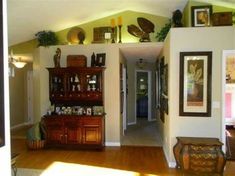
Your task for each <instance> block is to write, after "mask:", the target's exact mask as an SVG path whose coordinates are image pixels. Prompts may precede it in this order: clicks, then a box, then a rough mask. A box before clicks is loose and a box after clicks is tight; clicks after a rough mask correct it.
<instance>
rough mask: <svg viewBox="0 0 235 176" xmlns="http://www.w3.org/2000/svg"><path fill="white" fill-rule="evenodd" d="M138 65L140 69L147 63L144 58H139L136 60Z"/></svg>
mask: <svg viewBox="0 0 235 176" xmlns="http://www.w3.org/2000/svg"><path fill="white" fill-rule="evenodd" d="M136 65H137V66H138V67H139V68H140V69H143V68H144V67H145V65H146V63H145V62H144V61H143V59H139V60H138V61H137V62H136Z"/></svg>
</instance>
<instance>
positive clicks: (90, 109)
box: [86, 107, 92, 116]
mask: <svg viewBox="0 0 235 176" xmlns="http://www.w3.org/2000/svg"><path fill="white" fill-rule="evenodd" d="M86 115H88V116H90V115H92V108H91V107H87V108H86Z"/></svg>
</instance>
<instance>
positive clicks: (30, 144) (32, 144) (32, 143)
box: [27, 140, 45, 150]
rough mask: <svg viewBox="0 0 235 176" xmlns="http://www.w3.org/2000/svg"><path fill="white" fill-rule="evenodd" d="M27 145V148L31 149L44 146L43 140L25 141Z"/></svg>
mask: <svg viewBox="0 0 235 176" xmlns="http://www.w3.org/2000/svg"><path fill="white" fill-rule="evenodd" d="M27 146H28V149H31V150H39V149H42V148H44V146H45V140H32V141H29V140H28V141H27Z"/></svg>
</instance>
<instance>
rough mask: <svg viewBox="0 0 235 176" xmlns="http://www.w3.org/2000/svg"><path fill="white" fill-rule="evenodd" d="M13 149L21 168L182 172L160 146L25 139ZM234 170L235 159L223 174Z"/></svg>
mask: <svg viewBox="0 0 235 176" xmlns="http://www.w3.org/2000/svg"><path fill="white" fill-rule="evenodd" d="M12 152H14V153H19V157H18V159H17V162H16V164H17V167H18V168H33V169H47V168H48V167H49V166H51V165H52V164H53V163H54V162H55V161H57V162H64V163H74V164H82V165H89V166H98V167H105V168H113V169H120V170H126V171H134V172H137V173H138V176H150V175H148V174H152V175H151V176H159V175H161V176H168V175H169V176H173V175H176V176H177V175H182V173H181V172H180V171H179V170H177V169H172V168H168V166H167V162H166V160H165V157H164V154H163V150H162V148H161V147H134V146H123V147H106V148H105V149H104V150H103V151H92V150H59V149H44V150H37V151H32V150H27V148H26V145H25V140H24V139H13V140H12ZM234 173H235V162H227V164H226V170H225V174H224V175H226V176H232V175H234ZM93 176H95V174H94V175H93ZM123 176H125V175H123Z"/></svg>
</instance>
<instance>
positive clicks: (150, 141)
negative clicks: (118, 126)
mask: <svg viewBox="0 0 235 176" xmlns="http://www.w3.org/2000/svg"><path fill="white" fill-rule="evenodd" d="M121 144H122V145H134V146H162V140H161V137H160V134H159V132H158V129H157V124H156V121H152V122H149V121H148V120H147V119H144V118H138V119H137V124H136V125H129V126H128V127H127V130H126V132H125V136H123V137H122V141H121Z"/></svg>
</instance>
